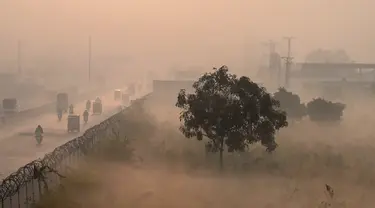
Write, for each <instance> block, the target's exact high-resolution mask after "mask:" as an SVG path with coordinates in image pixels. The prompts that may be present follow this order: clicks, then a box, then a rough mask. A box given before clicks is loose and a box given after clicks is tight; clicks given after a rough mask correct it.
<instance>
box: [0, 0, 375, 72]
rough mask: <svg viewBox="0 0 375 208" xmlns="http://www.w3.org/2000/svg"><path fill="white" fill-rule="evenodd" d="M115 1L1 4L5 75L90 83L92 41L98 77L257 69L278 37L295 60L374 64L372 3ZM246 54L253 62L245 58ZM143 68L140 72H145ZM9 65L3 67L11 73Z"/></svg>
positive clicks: (349, 0)
mask: <svg viewBox="0 0 375 208" xmlns="http://www.w3.org/2000/svg"><path fill="white" fill-rule="evenodd" d="M345 2H346V3H344V2H343V1H337V0H324V1H323V0H315V1H307V0H298V1H297V0H285V1H282V2H281V1H278V2H276V1H271V0H263V1H259V0H256V1H245V0H235V1H231V2H229V1H223V0H215V1H197V0H192V1H171V0H160V1H135V0H130V1H116V0H106V1H104V0H96V1H93V0H91V1H90V0H65V1H57V0H39V1H20V0H3V1H1V2H0V17H1V18H0V26H1V28H2V32H1V34H0V44H1V47H0V54H1V56H0V57H1V58H0V61H1V64H0V68H1V69H0V70H1V71H4V70H8V71H9V70H10V71H13V70H16V69H17V41H18V40H20V42H21V46H22V47H21V49H22V50H21V54H22V55H21V57H22V68H23V69H24V70H28V69H30V70H31V69H37V68H38V69H40V70H47V71H48V70H51V71H52V70H53V71H55V70H56V71H57V70H60V71H61V70H62V71H64V72H65V71H66V72H69V73H75V74H77V76H78V75H79V76H82V77H85V76H86V73H87V63H88V55H87V54H88V37H89V36H91V37H92V70H93V71H94V72H95V73H97V74H101V73H103V72H104V71H106V72H105V73H107V72H109V71H110V70H115V69H117V70H121V71H124V73H125V71H126V73H129V72H132V73H136V71H138V69H134V68H143V69H145V70H148V71H158V72H162V71H163V72H164V70H165V71H166V70H169V68H170V67H172V66H184V65H200V66H203V67H212V66H220V65H223V64H226V65H228V66H229V67H230V68H231V67H232V68H245V65H246V68H253V67H252V66H256V65H258V63H256V62H257V61H258V59H259V57H260V56H261V54H262V53H266V52H267V50H268V49H267V48H266V47H265V46H263V45H262V44H261V43H262V42H264V41H268V40H269V39H274V40H276V41H278V45H277V50H278V51H279V52H280V53H281V54H285V51H286V41H284V40H283V39H282V37H283V36H294V37H296V39H295V40H294V41H293V43H292V54H293V55H294V56H295V57H296V59H295V60H296V61H303V59H304V57H305V55H306V54H307V53H308V52H309V51H311V50H314V49H316V48H326V49H345V50H346V51H347V52H348V54H349V55H350V56H351V58H352V59H353V60H355V61H358V62H361V61H362V62H373V61H372V60H373V59H374V57H373V55H372V54H375V44H373V43H372V42H373V39H374V38H373V37H374V35H375V26H374V25H372V24H370V19H371V17H372V14H371V8H373V6H375V2H372V1H369V0H357V1H354V0H347V1H345ZM245 57H247V58H246V59H245ZM140 66H142V67H140ZM5 68H6V69H5Z"/></svg>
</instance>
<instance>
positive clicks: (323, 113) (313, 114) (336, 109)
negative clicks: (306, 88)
mask: <svg viewBox="0 0 375 208" xmlns="http://www.w3.org/2000/svg"><path fill="white" fill-rule="evenodd" d="M345 107H346V106H345V104H343V103H334V102H331V101H327V100H324V99H322V98H317V99H313V100H312V101H310V102H309V103H307V113H308V115H309V117H310V120H312V121H339V120H341V117H342V115H343V111H344V109H345Z"/></svg>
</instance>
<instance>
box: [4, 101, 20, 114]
mask: <svg viewBox="0 0 375 208" xmlns="http://www.w3.org/2000/svg"><path fill="white" fill-rule="evenodd" d="M19 111H20V106H19V104H18V101H17V99H16V98H5V99H3V112H4V113H5V114H13V113H18V112H19Z"/></svg>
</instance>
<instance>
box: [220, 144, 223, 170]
mask: <svg viewBox="0 0 375 208" xmlns="http://www.w3.org/2000/svg"><path fill="white" fill-rule="evenodd" d="M220 170H223V149H222V148H220Z"/></svg>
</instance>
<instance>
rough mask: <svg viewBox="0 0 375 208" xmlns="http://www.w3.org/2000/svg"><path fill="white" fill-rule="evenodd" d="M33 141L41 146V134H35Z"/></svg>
mask: <svg viewBox="0 0 375 208" xmlns="http://www.w3.org/2000/svg"><path fill="white" fill-rule="evenodd" d="M35 139H36V142H37V145H40V144H42V141H43V134H42V133H35Z"/></svg>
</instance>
